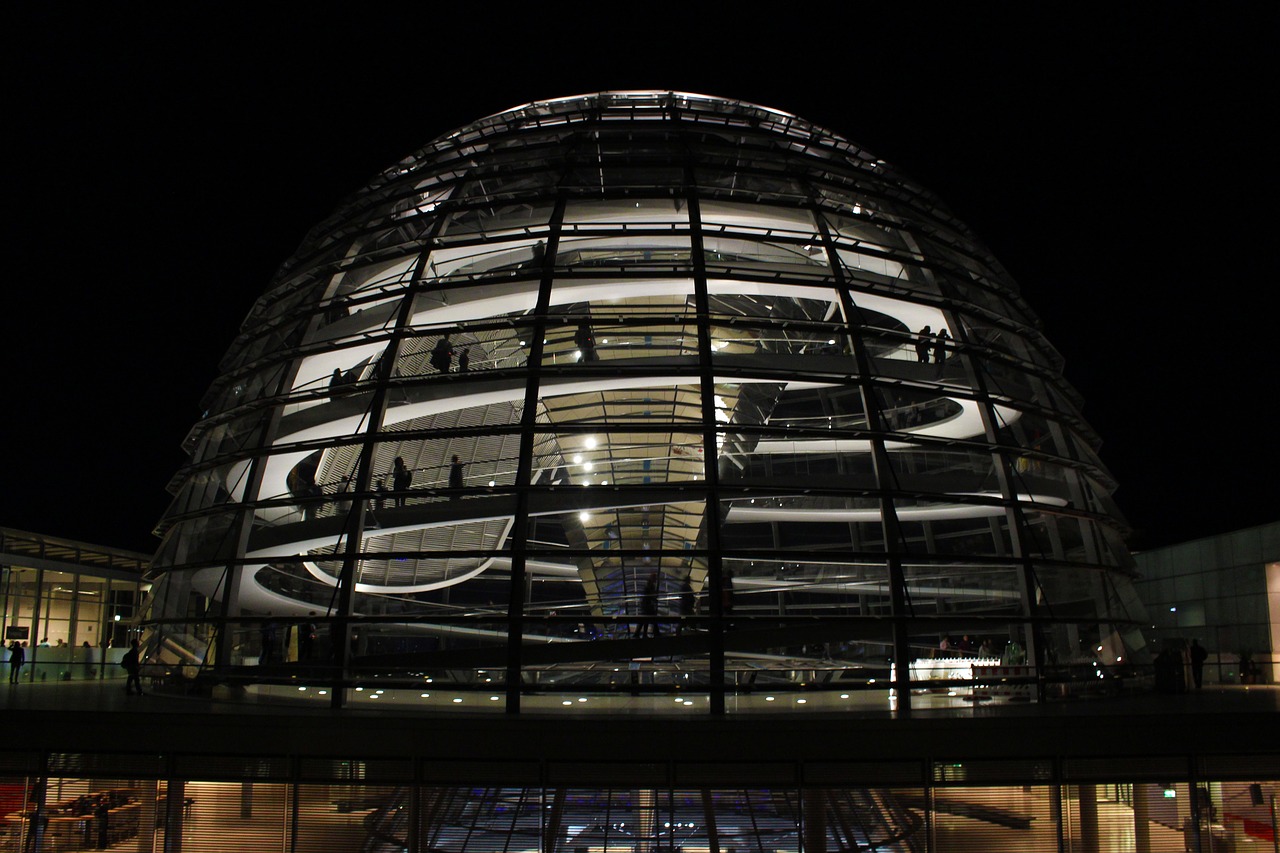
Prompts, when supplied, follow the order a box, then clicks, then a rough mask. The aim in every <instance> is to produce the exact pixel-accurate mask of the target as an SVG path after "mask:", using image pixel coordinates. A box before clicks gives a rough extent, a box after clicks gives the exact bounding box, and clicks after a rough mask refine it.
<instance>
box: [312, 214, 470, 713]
mask: <svg viewBox="0 0 1280 853" xmlns="http://www.w3.org/2000/svg"><path fill="white" fill-rule="evenodd" d="M448 218H449V211H448V209H447V208H446V209H445V210H443V211H441V212H439V213H438V215H437V216H436V220H435V222H434V223H432V225H431V232H430V234H428V235H426V236H424V237H423V244H424V246H425V249H424V250H423V252H422V254H421V255H419V256H418V262H417V265H416V267H415V269H414V271H413V276H412V277H411V278H410V280H409V285H408V286H407V287H406V288H405V289H404V296H403V298H402V300H401V302H400V310H399V311H398V312H397V313H396V322H395V326H394V327H393V328H392V332H391V337H390V338H388V340H387V346H386V348H385V349H383V351H382V356H381V358H380V359H379V361H378V372H377V378H376V379H375V383H376V384H375V386H374V391H373V399H372V400H370V401H369V410H368V412H367V413H366V418H367V419H368V422H367V424H366V428H365V434H364V442H363V443H362V444H361V446H360V456H359V459H358V461H357V462H356V478H355V482H354V484H353V486H352V499H351V509H350V510H349V511H348V512H347V520H346V521H347V523H346V525H345V526H344V528H343V534H342V535H343V536H345V537H346V540H345V547H344V548H343V552H342V569H341V571H340V572H339V575H338V606H337V614H336V616H334V613H333V610H332V609H330V610H329V611H328V612H327V613H326V614H325V615H326V616H329V617H331V618H333V619H334V621H333V623H332V625H333V627H332V628H331V629H330V631H329V636H330V640H331V644H332V646H333V651H334V653H335V654H334V673H333V684H332V687H331V689H330V695H329V704H330V706H331V707H333V708H341V707H342V706H343V703H344V701H345V700H346V682H347V670H348V668H349V667H350V665H351V636H350V635H351V608H352V604H353V602H354V601H355V585H356V567H357V566H358V565H359V563H360V561H361V558H360V554H361V551H362V550H363V547H364V526H365V524H364V522H365V519H364V516H365V512H366V510H367V507H368V501H367V500H365V499H363V498H361V497H360V495H362V494H364V493H365V492H368V491H369V484H370V482H372V480H373V455H374V450H375V449H376V448H377V445H378V439H379V437H380V436H381V434H382V421H383V418H384V417H385V416H386V412H387V392H388V383H389V382H390V381H391V376H392V373H393V372H394V368H395V362H396V359H397V358H398V357H399V354H400V345H401V344H402V343H403V341H404V337H405V331H406V329H407V327H408V325H409V321H410V320H411V319H412V318H413V305H414V301H415V300H416V299H417V297H418V294H419V293H422V292H423V291H425V290H426V284H425V275H426V269H427V264H428V263H429V260H430V258H431V246H432V243H433V242H434V241H435V238H436V236H437V235H438V234H439V233H440V230H441V229H442V228H443V227H444V223H445V222H446V221H447V220H448Z"/></svg>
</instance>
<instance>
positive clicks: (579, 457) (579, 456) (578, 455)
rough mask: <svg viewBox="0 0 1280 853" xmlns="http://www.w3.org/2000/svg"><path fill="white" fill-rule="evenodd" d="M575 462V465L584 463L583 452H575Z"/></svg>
mask: <svg viewBox="0 0 1280 853" xmlns="http://www.w3.org/2000/svg"><path fill="white" fill-rule="evenodd" d="M573 464H574V465H581V464H582V454H581V453H575V454H573Z"/></svg>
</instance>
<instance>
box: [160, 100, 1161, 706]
mask: <svg viewBox="0 0 1280 853" xmlns="http://www.w3.org/2000/svg"><path fill="white" fill-rule="evenodd" d="M1061 367H1062V365H1061V358H1060V356H1059V355H1058V354H1057V353H1056V351H1054V350H1053V348H1052V346H1051V345H1050V344H1049V343H1048V342H1047V341H1045V340H1044V338H1043V337H1042V335H1041V334H1040V332H1039V329H1038V326H1037V321H1036V320H1035V318H1034V316H1033V315H1032V314H1031V312H1030V310H1029V309H1028V308H1027V306H1026V305H1025V304H1024V303H1023V301H1022V299H1021V297H1020V296H1019V294H1018V290H1017V286H1016V285H1015V284H1014V283H1013V282H1012V281H1011V280H1010V279H1009V277H1008V275H1007V274H1006V273H1005V272H1004V270H1003V268H1002V267H1001V266H1000V265H999V263H998V262H997V261H996V260H995V259H994V258H992V257H991V256H990V254H989V253H988V252H987V251H986V249H985V248H983V247H982V246H981V245H980V244H979V243H978V242H977V241H976V239H975V238H974V237H973V236H972V235H971V234H970V233H969V232H968V230H967V229H966V228H965V227H964V226H963V225H962V224H961V223H959V222H957V221H956V220H955V219H954V218H953V217H951V216H950V214H949V213H948V212H947V211H946V210H945V208H944V207H942V205H941V204H940V203H939V202H938V201H937V200H936V199H935V198H933V197H932V196H931V195H930V194H929V193H928V192H927V191H925V190H924V189H922V188H920V187H918V186H916V185H915V184H914V183H912V182H911V181H910V180H909V179H908V178H906V177H904V176H903V175H901V174H900V173H898V172H896V171H895V170H894V169H893V168H892V167H891V166H889V165H888V164H886V163H885V162H884V161H882V160H879V159H877V158H875V157H874V156H872V155H870V154H868V153H867V152H865V151H863V150H862V149H860V148H858V147H857V146H855V145H854V144H853V143H850V142H848V141H847V140H845V139H843V138H841V137H840V136H838V135H836V134H834V133H831V132H830V131H826V130H823V129H821V128H817V127H814V126H812V125H809V124H808V123H806V122H803V121H802V120H800V119H797V118H795V117H794V116H789V115H787V114H785V113H781V112H777V111H774V110H769V109H766V108H763V107H757V106H753V105H749V104H743V103H740V102H732V101H724V100H718V99H712V98H704V97H701V96H693V95H684V94H680V93H671V92H654V93H622V94H619V93H606V94H600V95H593V96H586V97H582V98H573V99H565V100H560V101H549V102H541V103H537V104H531V105H527V106H525V107H521V108H518V109H515V110H512V111H509V112H506V113H502V114H499V115H496V116H493V117H490V118H488V119H484V120H482V121H480V122H478V123H476V124H475V125H472V126H469V127H466V128H462V129H460V130H457V131H455V132H452V133H450V134H447V135H445V136H442V137H440V138H439V139H437V140H435V141H434V142H432V143H430V144H429V145H428V146H426V147H425V148H423V149H422V150H420V151H418V152H416V153H415V154H414V155H412V156H410V157H409V158H406V159H405V160H404V161H402V162H401V163H400V164H399V165H398V166H396V167H395V168H393V169H391V170H388V171H387V172H385V173H384V174H382V175H381V176H379V177H378V178H377V179H376V180H375V181H374V182H373V183H372V184H371V185H370V187H368V188H367V189H366V190H365V191H363V192H362V193H360V194H359V195H357V196H356V197H355V198H354V199H353V200H352V201H351V202H350V203H349V204H348V205H346V206H344V207H343V208H342V209H340V210H339V211H338V212H337V213H335V214H334V216H333V217H331V218H330V219H329V220H326V221H325V222H324V223H322V224H321V225H320V226H318V227H317V228H316V229H315V230H314V231H313V232H312V234H311V235H310V236H309V237H308V239H307V241H306V242H305V243H304V245H303V246H302V248H301V249H300V250H299V252H298V253H297V255H295V257H294V258H292V259H290V260H289V261H288V262H286V263H285V265H284V266H283V267H282V268H281V270H280V272H279V274H278V276H277V278H276V279H275V281H273V282H272V284H271V286H270V288H269V289H268V291H267V292H266V294H264V295H263V297H262V298H261V299H260V300H259V301H258V303H257V304H256V305H255V306H254V308H253V310H252V311H251V312H250V315H249V318H248V320H247V321H246V323H245V325H244V327H243V330H242V332H241V334H240V336H239V337H238V338H237V340H236V341H235V342H234V344H233V345H232V347H231V349H230V350H229V351H228V354H227V356H226V358H225V359H224V361H223V364H222V370H223V375H222V376H221V377H220V378H219V379H218V380H217V381H216V382H215V383H214V385H213V386H212V388H211V389H210V391H209V392H208V395H207V396H206V398H205V407H206V412H205V416H204V418H203V419H202V420H201V421H200V422H199V423H198V424H197V425H196V426H195V427H194V428H193V430H192V432H191V434H190V436H189V437H188V441H187V447H188V450H189V451H190V453H191V462H190V464H189V465H188V466H187V467H186V468H184V469H183V471H182V472H180V474H179V476H178V477H176V478H175V480H174V502H173V505H172V506H171V508H170V510H169V511H168V513H167V514H166V516H165V518H164V519H163V520H162V521H161V523H160V527H159V532H161V533H162V534H163V536H164V540H163V544H162V546H161V548H160V551H159V553H158V555H157V557H156V560H155V563H154V565H155V573H154V580H155V584H156V586H155V594H154V595H153V597H152V599H151V602H150V606H149V608H148V610H147V611H146V614H145V624H146V625H147V628H148V643H147V648H148V658H149V660H151V661H152V662H153V663H155V664H159V665H161V666H165V667H170V668H172V669H173V671H174V672H175V673H181V675H175V678H181V679H190V678H192V677H195V678H203V679H206V680H211V681H238V682H242V683H245V684H248V685H250V686H251V687H252V688H253V689H254V690H256V691H258V692H262V693H271V692H277V693H281V694H283V693H285V692H289V691H295V690H296V687H297V686H298V685H299V684H301V685H302V686H304V687H306V688H307V689H306V690H304V691H301V692H303V693H305V694H307V695H308V696H313V697H324V699H325V701H330V702H334V703H338V704H341V703H343V702H352V701H371V698H370V697H372V696H377V697H380V699H379V701H383V702H384V703H385V702H387V701H388V700H394V701H407V702H415V703H416V702H418V701H419V700H424V701H425V700H430V699H434V700H435V701H443V702H444V704H446V705H455V704H457V705H465V706H466V707H467V708H472V709H474V708H476V707H482V708H485V709H491V710H506V711H518V710H522V709H523V710H554V709H556V708H558V707H561V706H562V705H563V704H565V703H571V704H578V703H593V702H598V701H606V702H607V703H611V705H613V706H617V705H625V706H627V707H632V708H637V709H647V710H664V711H670V712H674V713H687V712H689V710H690V709H692V710H694V711H710V712H712V713H722V712H726V711H737V712H744V713H749V712H754V711H770V710H776V709H777V708H778V707H781V706H780V705H779V704H778V703H779V702H783V703H785V704H786V705H787V706H788V707H793V708H800V707H801V706H808V708H810V709H813V708H818V707H823V708H831V707H849V706H851V705H853V704H858V703H862V704H872V705H876V706H880V707H884V706H887V705H888V704H890V703H895V704H896V705H897V706H898V707H900V708H901V707H906V706H908V705H910V703H911V702H913V701H914V702H916V704H920V705H924V706H928V705H930V704H938V703H941V704H946V703H948V702H952V701H973V700H974V699H975V698H976V699H978V700H980V701H992V702H1000V701H1009V700H1013V701H1019V700H1023V699H1027V698H1036V699H1041V698H1045V697H1047V696H1073V695H1083V694H1092V693H1098V692H1114V691H1118V690H1122V689H1130V688H1132V687H1133V686H1134V684H1135V683H1141V682H1142V681H1143V680H1144V678H1145V670H1144V669H1143V667H1144V666H1145V665H1146V664H1147V663H1148V661H1147V659H1146V657H1145V655H1146V650H1145V645H1144V643H1143V640H1142V637H1141V634H1140V633H1139V632H1138V631H1137V626H1138V625H1140V624H1141V623H1142V622H1143V620H1144V616H1143V614H1142V613H1141V610H1140V607H1139V606H1137V605H1136V599H1135V598H1134V597H1133V596H1132V594H1131V590H1130V573H1131V565H1130V564H1131V561H1130V558H1129V556H1128V554H1127V552H1126V551H1125V549H1124V546H1123V544H1122V540H1121V537H1122V534H1123V533H1124V523H1123V521H1122V520H1121V519H1120V518H1119V517H1118V516H1117V515H1116V514H1115V513H1114V509H1113V506H1112V504H1111V502H1110V500H1109V497H1108V493H1109V491H1110V489H1111V488H1112V487H1113V485H1114V484H1113V483H1112V481H1111V479H1110V476H1109V475H1108V474H1107V472H1106V471H1105V469H1103V468H1102V466H1101V465H1100V464H1099V462H1098V460H1097V457H1096V453H1095V450H1096V447H1097V444H1098V442H1097V439H1096V437H1095V436H1094V435H1093V433H1092V431H1091V430H1090V429H1089V427H1088V425H1087V424H1086V423H1084V421H1083V420H1082V419H1081V418H1080V415H1079V400H1078V397H1077V395H1076V394H1075V392H1074V391H1073V390H1072V389H1071V388H1070V387H1069V386H1068V385H1067V383H1066V382H1065V381H1064V380H1063V378H1062V375H1061ZM357 694H360V695H357ZM427 694H433V695H432V696H428V695H427ZM842 703H844V704H843V705H842ZM601 707H604V705H602V706H601Z"/></svg>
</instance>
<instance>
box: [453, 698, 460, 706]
mask: <svg viewBox="0 0 1280 853" xmlns="http://www.w3.org/2000/svg"><path fill="white" fill-rule="evenodd" d="M453 702H454V704H455V705H456V704H459V703H461V702H462V700H461V699H454V700H453Z"/></svg>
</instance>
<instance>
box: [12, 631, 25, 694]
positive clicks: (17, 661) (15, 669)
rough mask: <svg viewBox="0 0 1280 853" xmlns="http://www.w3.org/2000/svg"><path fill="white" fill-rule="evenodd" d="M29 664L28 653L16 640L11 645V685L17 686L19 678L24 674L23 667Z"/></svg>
mask: <svg viewBox="0 0 1280 853" xmlns="http://www.w3.org/2000/svg"><path fill="white" fill-rule="evenodd" d="M26 662H27V651H26V649H24V648H22V645H21V644H20V643H19V642H18V641H17V640H14V641H13V642H12V643H10V644H9V683H10V684H17V683H18V676H19V675H20V674H21V673H22V665H23V664H24V663H26Z"/></svg>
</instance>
